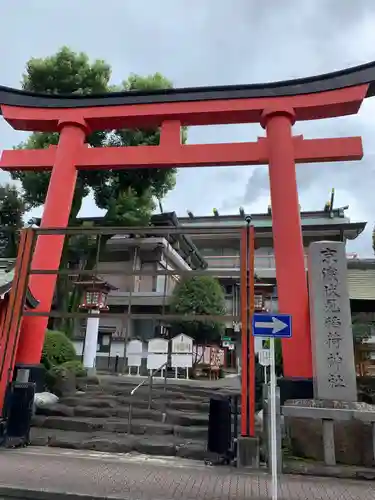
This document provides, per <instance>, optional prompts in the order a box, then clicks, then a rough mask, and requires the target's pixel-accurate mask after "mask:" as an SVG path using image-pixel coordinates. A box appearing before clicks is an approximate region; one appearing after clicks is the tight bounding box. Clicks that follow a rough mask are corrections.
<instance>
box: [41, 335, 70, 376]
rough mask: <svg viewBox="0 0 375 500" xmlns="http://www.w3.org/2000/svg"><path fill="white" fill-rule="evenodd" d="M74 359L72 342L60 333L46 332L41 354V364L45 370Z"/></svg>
mask: <svg viewBox="0 0 375 500" xmlns="http://www.w3.org/2000/svg"><path fill="white" fill-rule="evenodd" d="M75 359H76V351H75V349H74V345H73V342H72V341H71V340H69V339H68V337H67V336H66V335H65V334H64V333H62V332H57V331H53V330H47V332H46V337H45V339H44V346H43V352H42V363H43V365H44V366H45V368H46V369H47V370H50V369H51V368H52V367H54V366H55V365H62V364H63V363H66V362H68V361H74V360H75Z"/></svg>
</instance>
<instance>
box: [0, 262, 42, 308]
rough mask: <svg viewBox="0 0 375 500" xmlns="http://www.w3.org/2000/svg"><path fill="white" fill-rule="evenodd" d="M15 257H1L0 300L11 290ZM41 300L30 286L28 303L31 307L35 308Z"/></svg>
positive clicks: (27, 292)
mask: <svg viewBox="0 0 375 500" xmlns="http://www.w3.org/2000/svg"><path fill="white" fill-rule="evenodd" d="M14 265H15V259H3V258H0V300H2V299H4V297H5V296H6V295H7V294H8V293H9V292H10V291H11V289H12V285H13V279H14ZM38 304H39V301H38V300H37V299H36V298H35V297H34V295H33V294H32V292H31V290H30V288H27V291H26V305H27V306H28V307H29V308H30V309H35V308H36V307H37V306H38Z"/></svg>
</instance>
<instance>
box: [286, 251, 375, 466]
mask: <svg viewBox="0 0 375 500" xmlns="http://www.w3.org/2000/svg"><path fill="white" fill-rule="evenodd" d="M308 271H309V300H310V321H311V344H312V361H313V376H314V398H315V399H313V400H289V401H286V402H285V405H284V407H283V409H282V412H283V415H284V416H285V424H286V425H287V427H288V436H289V439H290V445H291V447H292V453H293V454H294V455H295V456H302V457H306V458H309V459H315V460H319V461H320V460H324V462H325V464H326V465H329V466H333V465H335V464H336V463H337V462H339V463H342V464H346V465H358V466H366V467H371V466H373V464H375V407H374V406H371V405H367V404H365V403H358V402H357V383H356V370H355V361H354V345H353V333H352V322H351V311H350V301H349V293H348V285H347V263H346V254H345V244H344V243H342V242H334V241H320V242H316V243H312V244H311V245H310V247H309V252H308ZM322 445H323V446H322Z"/></svg>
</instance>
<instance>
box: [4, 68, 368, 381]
mask: <svg viewBox="0 0 375 500" xmlns="http://www.w3.org/2000/svg"><path fill="white" fill-rule="evenodd" d="M370 70H371V71H370ZM373 70H375V64H372V65H367V66H366V65H365V66H363V67H360V68H359V69H358V68H354V69H352V70H347V72H338V73H334V74H332V75H328V76H327V75H326V76H324V77H314V78H309V79H305V80H299V81H291V82H281V83H276V84H263V85H258V86H257V85H250V86H246V85H245V86H236V87H234V86H233V87H216V88H196V89H177V90H173V89H172V90H168V91H160V92H152V93H147V92H124V93H115V94H108V95H105V96H86V97H79V96H70V97H63V96H46V95H44V96H41V95H36V94H30V93H22V92H20V91H15V90H13V89H4V88H2V89H1V88H0V104H1V103H2V104H1V111H2V114H3V116H4V118H5V119H6V120H7V121H8V122H9V123H10V125H12V126H13V127H14V128H15V129H18V130H29V131H45V132H46V131H49V132H57V131H58V132H60V139H59V144H58V146H57V147H55V148H50V149H48V150H38V151H37V150H33V151H30V150H28V151H25V150H14V151H4V152H3V155H2V158H1V161H0V167H1V168H2V169H4V170H11V169H14V170H22V169H31V170H34V169H35V170H37V169H52V174H51V179H50V184H49V188H48V193H47V197H46V200H45V206H44V213H43V218H42V224H41V227H44V228H48V227H66V226H67V224H68V219H69V213H70V209H71V204H72V200H73V194H74V189H75V184H76V179H77V171H78V170H79V169H90V168H95V169H109V168H142V167H147V168H151V167H158V168H161V167H166V168H168V167H188V166H194V167H195V166H214V165H215V166H216V165H217V166H219V165H249V164H252V165H260V164H267V163H269V176H270V188H271V204H272V220H273V237H274V248H275V258H276V267H277V269H276V277H277V284H278V296H279V309H280V312H284V313H288V314H291V315H292V316H293V338H292V339H290V340H289V339H288V340H287V341H286V342H285V343H284V345H283V359H284V375H285V376H286V377H302V378H305V377H307V378H310V377H311V376H312V360H311V343H310V327H309V311H308V291H307V280H306V270H305V261H304V248H303V241H302V231H301V222H300V210H299V202H298V194H297V186H296V172H295V162H298V163H301V162H305V163H306V162H325V161H328V162H331V161H343V160H357V159H361V158H362V154H363V153H362V144H361V139H360V138H359V137H352V138H341V139H314V140H304V139H303V138H302V136H298V137H293V136H292V125H293V124H294V122H295V120H312V119H320V118H329V117H335V116H341V115H349V114H355V113H357V112H358V110H359V107H360V105H361V103H362V101H363V99H364V98H365V97H366V96H368V95H372V93H373V92H372V91H373V88H372V87H371V85H370V83H371V81H372V80H374V79H375V78H373V77H374V76H375V75H374V71H373ZM348 75H349V76H348ZM370 90H371V93H370ZM256 122H258V123H259V122H260V123H261V124H262V126H263V127H264V128H265V130H266V138H260V139H258V141H257V142H253V143H237V144H209V145H181V139H180V137H181V127H182V126H193V125H211V124H225V123H226V124H229V123H256ZM159 126H160V127H161V137H160V145H159V146H138V147H126V148H87V147H86V146H85V139H86V136H87V134H88V133H89V132H91V131H94V130H111V129H116V128H152V127H159ZM63 240H64V237H63V236H60V235H54V236H51V235H48V236H40V237H39V238H38V242H37V245H36V248H35V253H34V258H33V268H34V269H58V267H59V263H60V258H61V251H62V247H63ZM55 281H56V276H54V275H33V276H32V279H31V287H32V291H33V293H34V294H35V295H36V296H37V297H38V299H39V300H40V306H39V308H38V310H39V311H43V312H48V311H49V310H50V307H51V302H52V296H53V291H54V286H55ZM46 324H47V318H46V317H42V316H39V317H38V316H34V317H25V318H24V320H23V324H22V330H21V335H20V341H19V346H18V351H17V359H16V362H17V363H25V364H29V365H30V364H38V363H39V361H40V354H41V350H42V346H43V339H44V332H45V328H46Z"/></svg>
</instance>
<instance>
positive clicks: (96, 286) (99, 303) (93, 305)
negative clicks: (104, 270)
mask: <svg viewBox="0 0 375 500" xmlns="http://www.w3.org/2000/svg"><path fill="white" fill-rule="evenodd" d="M75 284H76V285H77V286H79V287H81V288H83V294H82V301H81V304H80V305H79V308H80V309H86V310H92V309H97V310H99V311H103V310H108V306H107V297H108V293H109V292H110V291H111V290H117V288H116V287H115V286H113V285H111V284H110V283H107V282H106V281H103V280H102V279H101V278H99V277H95V276H92V277H90V278H89V279H87V280H84V281H77V282H75Z"/></svg>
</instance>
